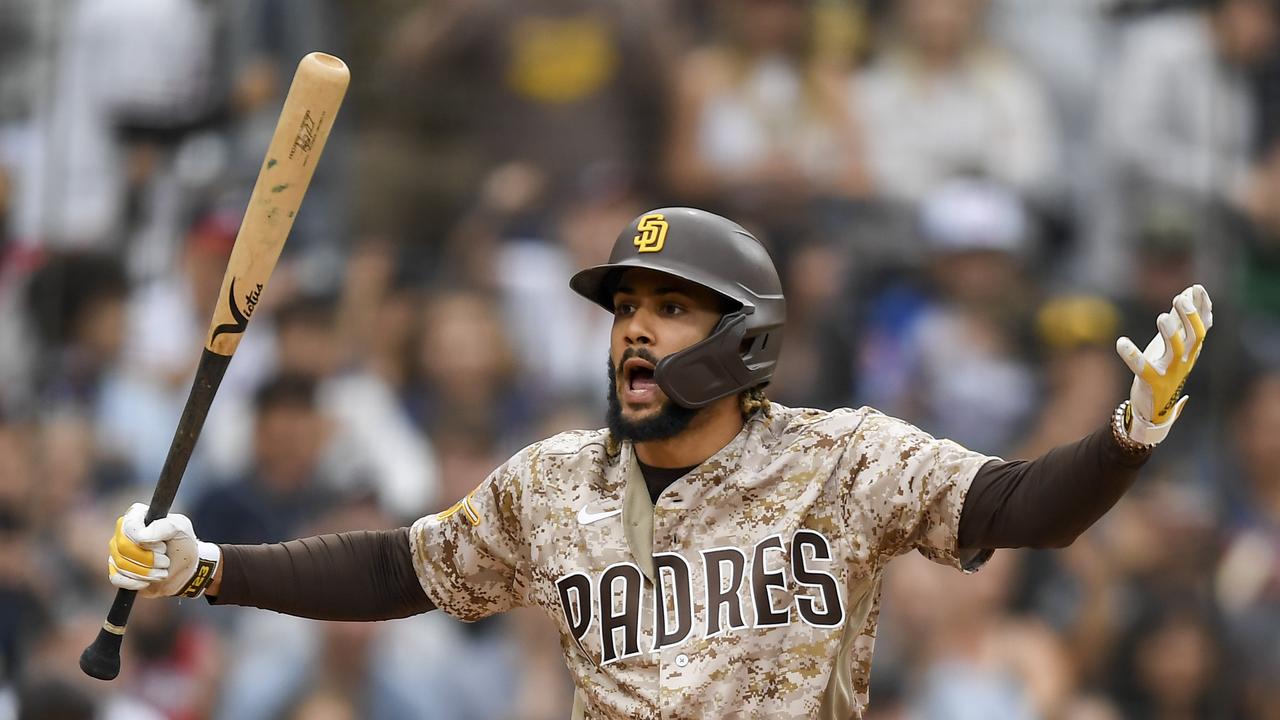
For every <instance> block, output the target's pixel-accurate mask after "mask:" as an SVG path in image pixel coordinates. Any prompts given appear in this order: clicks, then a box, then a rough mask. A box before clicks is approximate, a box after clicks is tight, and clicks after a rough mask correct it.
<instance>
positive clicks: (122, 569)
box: [107, 503, 222, 598]
mask: <svg viewBox="0 0 1280 720" xmlns="http://www.w3.org/2000/svg"><path fill="white" fill-rule="evenodd" d="M146 515H147V506H146V505H144V504H142V503H134V504H133V506H132V507H130V508H129V512H127V513H125V514H124V515H122V516H121V517H120V518H119V519H118V520H116V532H115V534H114V535H112V536H111V542H110V543H108V548H109V549H110V551H111V554H110V555H109V556H108V557H107V572H108V574H109V576H110V578H111V584H112V585H115V586H116V587H118V588H121V589H123V590H136V591H138V594H139V595H141V596H142V597H147V598H154V597H172V596H174V595H182V596H185V597H191V598H194V597H199V596H200V593H202V592H204V589H205V588H206V587H208V586H209V583H210V582H212V581H213V574H214V571H215V570H217V568H218V563H219V562H220V561H221V560H222V551H221V550H220V549H219V548H218V546H217V545H214V544H213V543H207V542H200V541H199V540H197V539H196V533H195V531H194V530H192V528H191V520H190V519H188V518H187V516H186V515H177V514H172V515H168V516H166V517H163V518H160V519H159V520H156V521H155V522H153V523H151V524H150V525H146V524H144V519H145V517H146Z"/></svg>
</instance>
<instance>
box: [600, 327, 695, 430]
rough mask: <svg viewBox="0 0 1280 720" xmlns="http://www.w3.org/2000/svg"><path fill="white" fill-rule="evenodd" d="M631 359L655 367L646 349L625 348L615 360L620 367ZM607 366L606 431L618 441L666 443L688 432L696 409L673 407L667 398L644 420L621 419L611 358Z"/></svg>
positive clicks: (616, 373) (616, 376)
mask: <svg viewBox="0 0 1280 720" xmlns="http://www.w3.org/2000/svg"><path fill="white" fill-rule="evenodd" d="M633 357H638V358H641V359H644V360H648V361H649V362H651V363H653V364H654V366H655V367H656V366H657V364H658V359H657V358H656V357H654V356H653V354H652V353H650V352H649V351H647V350H632V349H630V348H628V349H627V350H626V351H625V352H623V353H622V359H621V360H619V361H618V364H619V365H621V364H622V363H625V362H626V361H627V360H630V359H631V358H633ZM608 364H609V412H608V414H607V415H606V419H607V420H608V423H609V432H610V433H611V434H612V435H613V437H615V438H617V439H618V440H630V441H631V442H648V441H650V440H666V439H667V438H672V437H675V436H676V435H679V434H680V433H682V432H684V431H685V430H686V429H688V427H689V424H690V423H692V422H693V419H694V418H695V417H697V415H698V410H697V409H696V408H687V407H684V406H682V405H677V404H675V403H674V402H672V401H671V400H670V399H669V398H668V399H667V400H664V401H663V403H662V407H660V408H658V412H656V413H654V414H653V415H651V416H649V417H646V418H644V419H642V420H628V419H626V418H624V417H623V416H622V401H621V400H620V399H619V398H618V371H617V369H616V368H615V367H614V366H613V359H612V358H610V359H609V360H608Z"/></svg>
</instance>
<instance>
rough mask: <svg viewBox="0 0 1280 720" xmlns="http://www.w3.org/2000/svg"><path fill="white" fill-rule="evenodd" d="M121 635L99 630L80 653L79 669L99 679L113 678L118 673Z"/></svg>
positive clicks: (122, 637)
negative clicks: (90, 642)
mask: <svg viewBox="0 0 1280 720" xmlns="http://www.w3.org/2000/svg"><path fill="white" fill-rule="evenodd" d="M123 639H124V636H123V635H116V634H115V633H110V632H107V631H106V630H99V631H98V637H96V638H94V639H93V643H92V644H90V645H89V647H87V648H85V649H84V652H82V653H80V669H81V670H83V671H84V674H85V675H88V676H89V677H91V678H97V679H99V680H115V679H116V676H117V675H119V674H120V641H121V640H123Z"/></svg>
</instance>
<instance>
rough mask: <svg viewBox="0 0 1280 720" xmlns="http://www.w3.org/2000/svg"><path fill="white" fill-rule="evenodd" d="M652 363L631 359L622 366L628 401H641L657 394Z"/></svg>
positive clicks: (641, 359) (640, 359)
mask: <svg viewBox="0 0 1280 720" xmlns="http://www.w3.org/2000/svg"><path fill="white" fill-rule="evenodd" d="M653 372H654V367H653V363H651V362H649V361H648V360H644V359H643V358H636V357H633V358H631V359H629V360H627V361H626V362H624V363H623V364H622V378H623V383H624V384H625V387H626V390H627V396H628V399H629V400H633V401H643V400H647V399H649V398H650V396H653V395H656V394H657V389H658V383H657V380H655V379H654V374H653Z"/></svg>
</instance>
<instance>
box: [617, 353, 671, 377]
mask: <svg viewBox="0 0 1280 720" xmlns="http://www.w3.org/2000/svg"><path fill="white" fill-rule="evenodd" d="M631 358H640V359H641V360H644V361H646V362H651V363H653V366H654V367H655V368H656V367H658V360H659V359H660V358H659V357H658V356H657V355H654V354H653V352H652V351H650V350H649V348H644V347H641V348H627V349H626V350H623V351H622V357H621V358H619V359H618V365H617V366H616V367H615V368H614V370H615V371H616V372H619V373H621V372H622V366H623V365H624V364H626V362H627V361H628V360H630V359H631Z"/></svg>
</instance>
